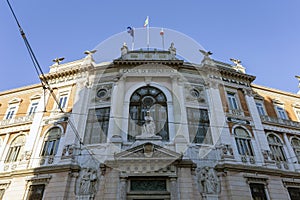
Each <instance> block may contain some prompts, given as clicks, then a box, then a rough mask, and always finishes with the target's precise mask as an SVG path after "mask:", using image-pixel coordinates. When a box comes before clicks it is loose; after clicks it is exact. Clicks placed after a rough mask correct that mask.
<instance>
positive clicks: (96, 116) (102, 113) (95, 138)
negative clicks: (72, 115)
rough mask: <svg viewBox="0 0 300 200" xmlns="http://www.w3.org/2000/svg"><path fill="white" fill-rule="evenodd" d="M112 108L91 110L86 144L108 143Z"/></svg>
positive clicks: (85, 137)
mask: <svg viewBox="0 0 300 200" xmlns="http://www.w3.org/2000/svg"><path fill="white" fill-rule="evenodd" d="M109 114H110V108H109V107H106V108H96V109H91V110H89V114H88V119H87V124H86V129H85V135H84V142H85V144H97V143H104V142H106V138H107V133H108V125H109Z"/></svg>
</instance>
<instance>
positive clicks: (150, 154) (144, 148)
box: [114, 142, 182, 161]
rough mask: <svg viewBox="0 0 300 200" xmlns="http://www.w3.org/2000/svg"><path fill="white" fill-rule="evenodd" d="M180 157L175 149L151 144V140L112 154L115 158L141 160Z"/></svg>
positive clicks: (175, 158)
mask: <svg viewBox="0 0 300 200" xmlns="http://www.w3.org/2000/svg"><path fill="white" fill-rule="evenodd" d="M181 157H182V154H179V153H177V152H175V151H172V150H169V149H166V148H164V147H162V146H159V145H156V144H153V143H151V142H146V143H144V144H140V145H138V146H135V147H132V148H130V149H127V150H125V151H122V152H120V153H117V154H115V155H114V158H115V160H118V161H121V160H137V159H138V160H141V159H142V160H143V159H147V160H148V159H150V160H151V159H155V160H157V159H158V160H160V159H164V160H174V161H175V160H177V159H180V158H181Z"/></svg>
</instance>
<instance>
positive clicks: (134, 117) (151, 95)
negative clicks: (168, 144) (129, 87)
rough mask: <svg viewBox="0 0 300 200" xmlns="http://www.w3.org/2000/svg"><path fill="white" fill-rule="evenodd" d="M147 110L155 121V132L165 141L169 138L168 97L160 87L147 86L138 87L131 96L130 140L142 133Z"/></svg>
mask: <svg viewBox="0 0 300 200" xmlns="http://www.w3.org/2000/svg"><path fill="white" fill-rule="evenodd" d="M147 111H150V115H151V116H152V118H153V120H154V123H155V133H156V135H158V136H161V137H162V140H163V141H168V140H169V132H168V114H167V113H168V110H167V98H166V96H165V95H164V93H163V92H162V91H161V90H159V89H158V88H155V87H152V86H145V87H141V88H139V89H137V90H136V91H135V92H134V93H133V94H132V95H131V98H130V104H129V130H128V137H127V139H128V141H134V140H135V136H137V135H140V134H141V133H142V126H143V125H144V123H145V116H146V113H147Z"/></svg>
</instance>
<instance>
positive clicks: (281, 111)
mask: <svg viewBox="0 0 300 200" xmlns="http://www.w3.org/2000/svg"><path fill="white" fill-rule="evenodd" d="M275 110H276V114H277V117H278V118H279V119H283V120H289V117H288V115H287V113H286V110H285V108H284V106H283V105H275Z"/></svg>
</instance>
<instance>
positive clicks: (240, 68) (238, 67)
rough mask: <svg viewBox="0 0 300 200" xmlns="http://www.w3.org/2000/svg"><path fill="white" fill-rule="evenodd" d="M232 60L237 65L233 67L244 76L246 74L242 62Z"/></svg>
mask: <svg viewBox="0 0 300 200" xmlns="http://www.w3.org/2000/svg"><path fill="white" fill-rule="evenodd" d="M230 60H231V61H232V62H233V63H234V64H235V66H233V67H232V68H233V69H235V70H236V71H238V72H241V73H244V74H245V73H246V70H245V67H243V66H242V65H241V63H242V61H240V60H238V59H235V58H230Z"/></svg>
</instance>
